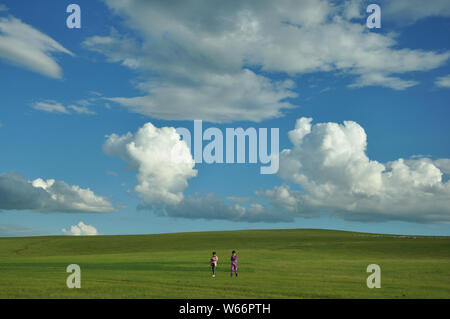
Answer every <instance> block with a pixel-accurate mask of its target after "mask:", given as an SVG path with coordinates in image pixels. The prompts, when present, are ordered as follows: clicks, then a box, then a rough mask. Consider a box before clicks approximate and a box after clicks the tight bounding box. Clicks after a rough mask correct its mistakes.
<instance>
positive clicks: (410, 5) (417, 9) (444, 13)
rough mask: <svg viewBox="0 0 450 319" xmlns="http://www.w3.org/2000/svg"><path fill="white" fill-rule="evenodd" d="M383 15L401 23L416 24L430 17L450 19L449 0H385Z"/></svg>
mask: <svg viewBox="0 0 450 319" xmlns="http://www.w3.org/2000/svg"><path fill="white" fill-rule="evenodd" d="M381 8H382V15H383V16H384V15H385V16H386V17H388V18H389V19H392V20H395V21H398V22H400V23H407V24H410V23H414V22H416V21H418V20H421V19H424V18H428V17H450V2H449V1H447V0H427V1H423V0H395V1H391V0H383V1H381Z"/></svg>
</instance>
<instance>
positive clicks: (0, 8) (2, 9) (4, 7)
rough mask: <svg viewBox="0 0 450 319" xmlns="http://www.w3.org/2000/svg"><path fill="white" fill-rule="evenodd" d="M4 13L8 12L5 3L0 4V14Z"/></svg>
mask: <svg viewBox="0 0 450 319" xmlns="http://www.w3.org/2000/svg"><path fill="white" fill-rule="evenodd" d="M2 11H8V7H7V6H5V5H4V4H3V3H0V12H2Z"/></svg>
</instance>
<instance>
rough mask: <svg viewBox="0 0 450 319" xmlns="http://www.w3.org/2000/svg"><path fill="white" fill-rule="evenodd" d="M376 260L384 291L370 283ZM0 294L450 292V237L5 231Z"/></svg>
mask: <svg viewBox="0 0 450 319" xmlns="http://www.w3.org/2000/svg"><path fill="white" fill-rule="evenodd" d="M233 249H235V250H237V251H238V255H239V277H238V278H235V277H233V278H230V274H229V269H230V267H229V257H230V254H231V250H233ZM213 250H215V251H216V252H217V254H218V256H219V265H218V269H217V276H216V278H212V277H211V274H210V266H209V264H208V261H209V258H210V255H211V251H213ZM372 263H374V264H378V265H379V266H380V267H381V288H380V289H369V288H367V286H366V279H367V277H368V275H370V274H369V273H366V267H367V265H369V264H372ZM69 264H78V265H80V267H81V289H69V288H67V286H66V279H67V277H68V275H69V274H68V273H66V267H67V266H68V265H69ZM0 298H450V237H421V236H415V237H412V236H411V237H410V236H390V235H369V234H360V233H353V232H343V231H329V230H308V229H298V230H251V231H222V232H201V233H177V234H161V235H133V236H93V237H69V236H54V237H53V236H52V237H27V238H0Z"/></svg>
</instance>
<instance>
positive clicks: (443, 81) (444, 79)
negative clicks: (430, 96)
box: [434, 74, 450, 88]
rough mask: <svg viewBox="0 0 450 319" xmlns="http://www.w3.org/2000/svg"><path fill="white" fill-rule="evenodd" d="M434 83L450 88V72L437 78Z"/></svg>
mask: <svg viewBox="0 0 450 319" xmlns="http://www.w3.org/2000/svg"><path fill="white" fill-rule="evenodd" d="M434 84H436V85H437V86H439V87H443V88H450V74H449V75H446V76H441V77H439V78H437V79H436V81H435V82H434Z"/></svg>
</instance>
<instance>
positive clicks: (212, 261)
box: [209, 251, 219, 277]
mask: <svg viewBox="0 0 450 319" xmlns="http://www.w3.org/2000/svg"><path fill="white" fill-rule="evenodd" d="M218 260H219V257H217V255H216V252H215V251H213V253H212V257H211V259H210V260H209V263H210V264H211V270H212V276H213V277H216V267H217V261H218Z"/></svg>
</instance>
